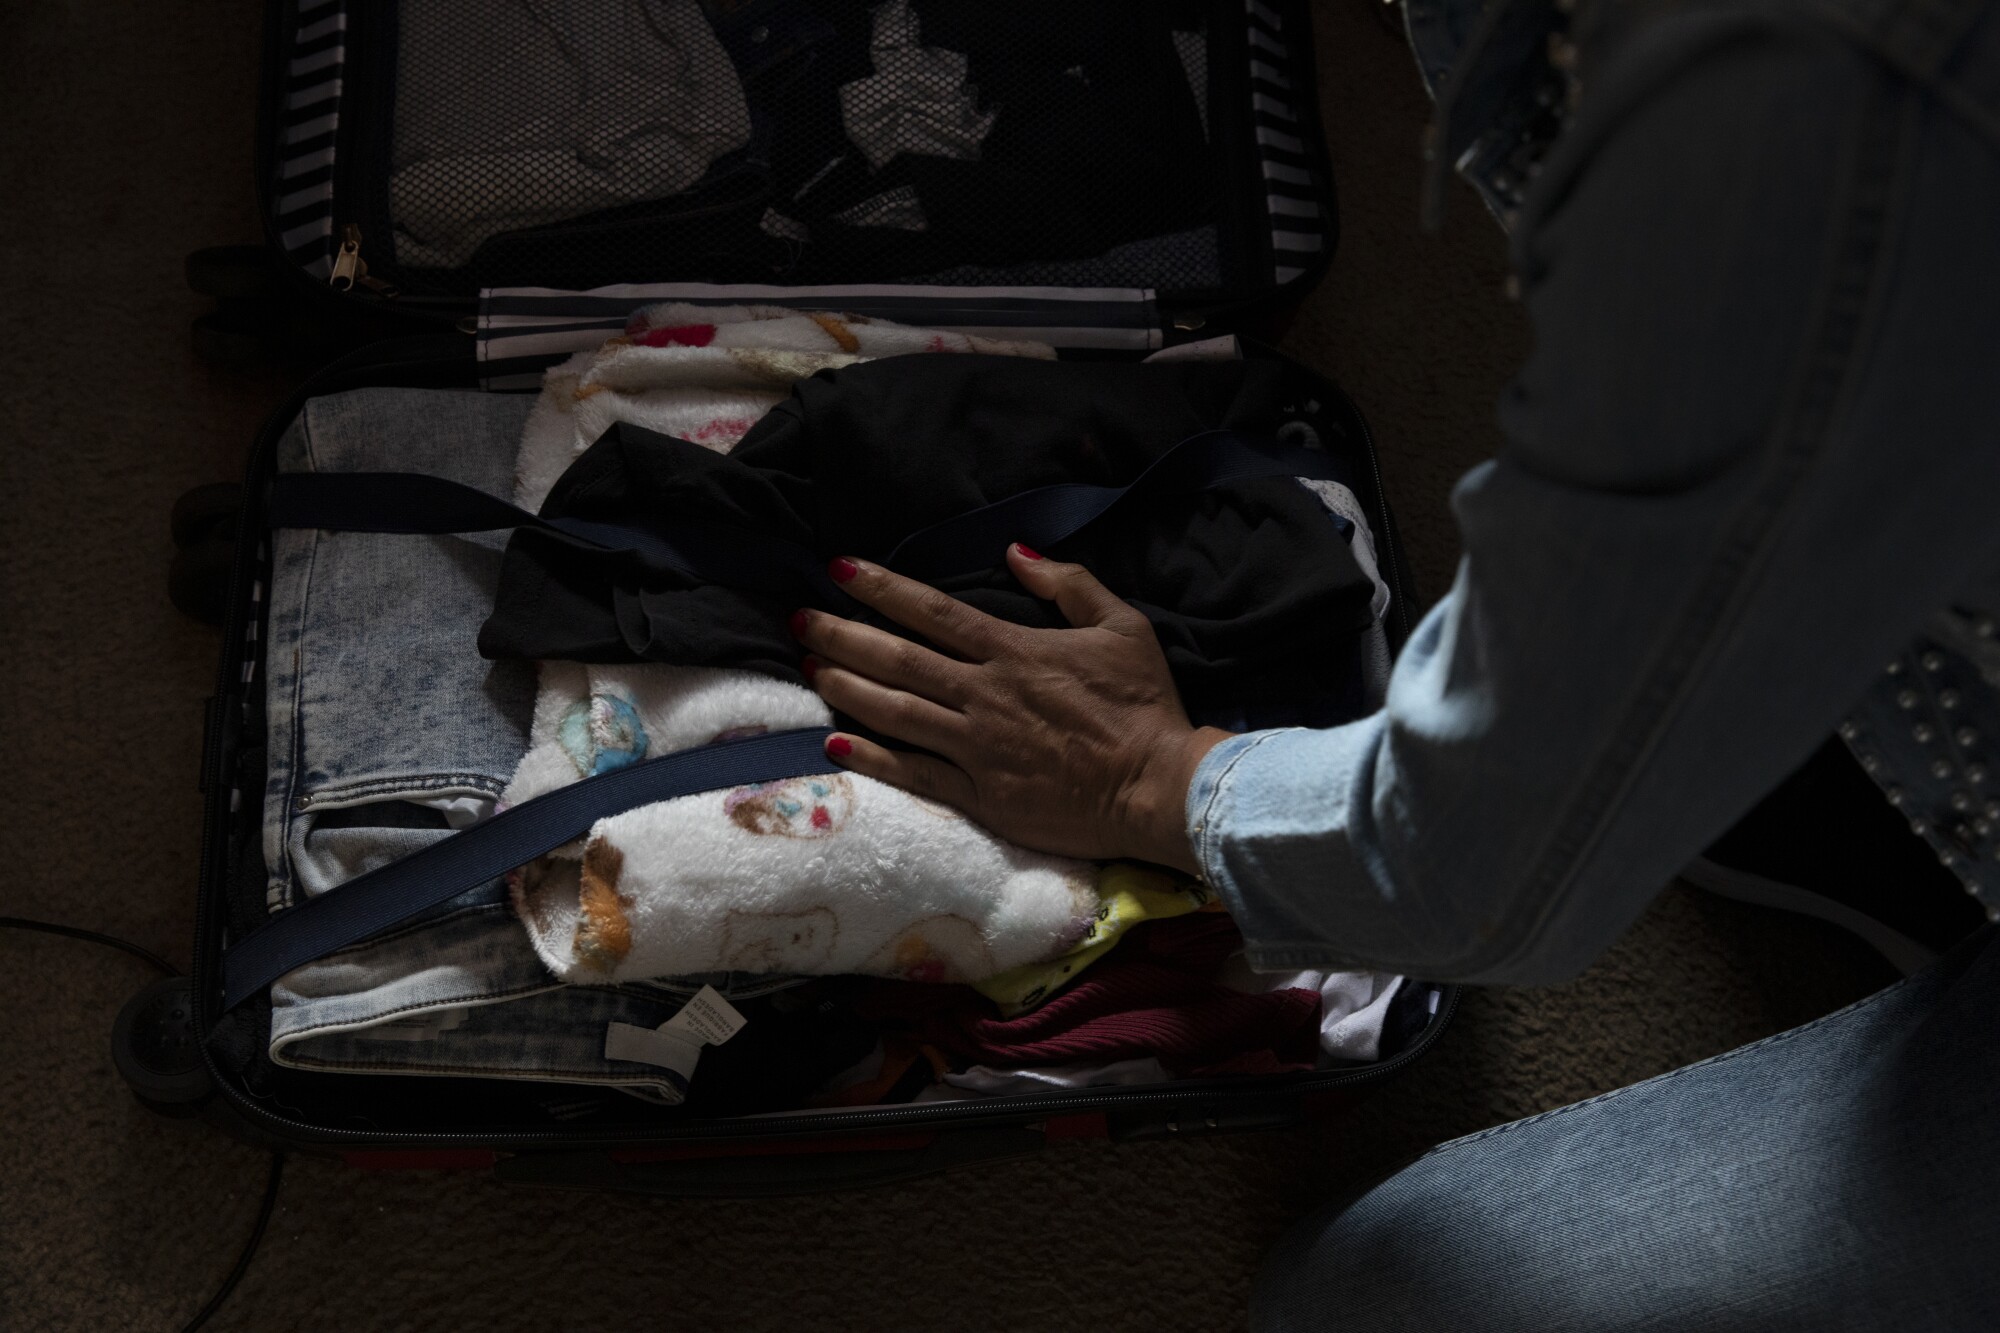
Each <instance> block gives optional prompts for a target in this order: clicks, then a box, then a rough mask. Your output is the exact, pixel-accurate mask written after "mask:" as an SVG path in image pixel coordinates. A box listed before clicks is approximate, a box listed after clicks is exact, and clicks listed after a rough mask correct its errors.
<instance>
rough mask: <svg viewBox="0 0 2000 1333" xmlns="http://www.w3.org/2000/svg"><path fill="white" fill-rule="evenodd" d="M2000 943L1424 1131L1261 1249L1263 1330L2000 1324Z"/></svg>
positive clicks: (1605, 1331) (1558, 1332)
mask: <svg viewBox="0 0 2000 1333" xmlns="http://www.w3.org/2000/svg"><path fill="white" fill-rule="evenodd" d="M1996 1010H2000V939H1996V930H1995V928H1994V927H1991V926H1989V927H1987V928H1986V929H1985V930H1983V931H1981V932H1980V933H1979V935H1978V936H1977V937H1975V938H1974V939H1973V940H1969V941H1967V942H1966V944H1965V945H1963V946H1961V947H1960V948H1959V949H1957V950H1955V951H1954V952H1952V953H1951V954H1949V955H1947V956H1946V957H1945V958H1944V959H1942V960H1940V961H1939V962H1938V963H1936V964H1934V965H1932V966H1931V967H1929V968H1927V969H1925V970H1924V971H1923V972H1920V973H1918V974H1917V975H1916V976H1914V977H1911V978H1909V979H1908V980H1906V981H1902V982H1899V983H1897V984H1896V985H1894V986H1891V987H1890V988H1889V989H1887V990H1884V991H1879V992H1877V993H1876V994H1874V995H1872V996H1870V997H1869V998H1867V999H1865V1000H1862V1001H1861V1002H1860V1003H1858V1004H1855V1005H1852V1006H1850V1007H1848V1008H1846V1009H1843V1010H1841V1011H1840V1012H1839V1013H1836V1014H1832V1015H1829V1016H1828V1017H1826V1018H1822V1019H1820V1020H1818V1021H1817V1022H1814V1023H1809V1024H1807V1025H1806V1026H1804V1027H1801V1028H1794V1029H1793V1030H1792V1031H1790V1032H1783V1033H1780V1034H1778V1035H1777V1036H1775V1037H1771V1038H1769V1039H1767V1040H1765V1041H1760V1042H1757V1043H1755V1044H1753V1045H1750V1046H1745V1047H1742V1048H1740V1049H1738V1050H1734V1051H1730V1052H1729V1053H1727V1054H1725V1055H1719V1056H1717V1057H1715V1058H1714V1059H1712V1060H1705V1061H1703V1062H1701V1063H1700V1064H1695V1065H1690V1066H1688V1067H1687V1068H1685V1069H1677V1070H1675V1071H1673V1072H1672V1073H1669V1074H1663V1075H1661V1076H1660V1077H1659V1078H1655V1079H1649V1080H1647V1081H1646V1082H1644V1083H1638V1084H1635V1085H1633V1086H1632V1087H1629V1088H1623V1089H1620V1090H1619V1091H1617V1092H1611V1093H1607V1094H1605V1095H1604V1096H1602V1097H1595V1098H1592V1099H1591V1100H1589V1101H1586V1102H1579V1103H1577V1104H1575V1105H1572V1106H1565V1107H1562V1108H1560V1109H1558V1110H1554V1111H1550V1112H1547V1113H1546V1114H1543V1115H1538V1116H1531V1117H1529V1118H1528V1119H1526V1120H1517V1121H1514V1122H1512V1123H1511V1124H1506V1125H1500V1126H1496V1127H1495V1128H1492V1129H1487V1130H1482V1131H1480V1132H1479V1133H1477V1134H1473V1135H1470V1136H1468V1137H1466V1138H1462V1139H1459V1140H1457V1141H1456V1142H1453V1143H1447V1144H1445V1145H1443V1146H1442V1147H1439V1148H1435V1149H1433V1150H1432V1151H1431V1152H1430V1153H1429V1155H1427V1156H1425V1157H1423V1158H1422V1159H1420V1160H1419V1161H1418V1162H1417V1163H1416V1164H1415V1165H1413V1166H1410V1167H1408V1168H1406V1169H1404V1170H1403V1171H1401V1172H1399V1173H1397V1174H1396V1175H1395V1176H1392V1177H1391V1178H1390V1179H1389V1180H1387V1181H1386V1182H1384V1183H1382V1184H1380V1185H1378V1186H1376V1187H1375V1188H1374V1189H1373V1190H1371V1191H1369V1192H1368V1193H1367V1194H1365V1195H1363V1196H1362V1197H1361V1198H1360V1199H1359V1200H1358V1201H1356V1202H1354V1203H1352V1204H1351V1205H1348V1206H1346V1207H1336V1208H1333V1209H1330V1210H1328V1211H1327V1212H1325V1213H1322V1214H1321V1215H1319V1216H1316V1217H1310V1218H1308V1219H1306V1220H1305V1221H1304V1222H1302V1223H1300V1224H1299V1225H1298V1226H1296V1227H1295V1228H1293V1229H1292V1231H1291V1232H1289V1233H1288V1234H1287V1235H1286V1237H1285V1238H1284V1239H1283V1240H1281V1241H1280V1242H1279V1243H1278V1245H1277V1246H1276V1247H1274V1249H1273V1250H1272V1252H1271V1255H1270V1257H1269V1259H1268V1260H1267V1261H1266V1263H1265V1266H1264V1272H1263V1275H1262V1277H1261V1279H1260V1280H1259V1282H1258V1284H1257V1286H1256V1289H1255V1291H1254V1293H1253V1295H1252V1298H1251V1317H1250V1326H1251V1327H1252V1328H1253V1329H1255V1330H1257V1333H1308V1331H1309V1330H1310V1331H1314V1333H1317V1331H1318V1330H1329V1331H1330V1330H1339V1331H1340V1333H1403V1331H1404V1330H1410V1329H1418V1330H1437V1333H1444V1331H1445V1330H1450V1333H1613V1331H1614V1330H1623V1329H1646V1330H1661V1331H1662V1333H1664V1331H1666V1330H1671V1331H1672V1333H1781V1331H1788V1330H1800V1331H1801V1333H1806V1331H1808V1330H1810V1331H1811V1333H1819V1330H1831V1329H1855V1330H1868V1333H1896V1331H1897V1330H1926V1331H1928V1330H1940V1331H1941V1333H1942V1331H1950V1333H1958V1331H1959V1330H1966V1331H1968V1333H1969V1330H1973V1329H1992V1328H2000V1279H1996V1277H1995V1275H1994V1271H1993V1256H1994V1254H1995V1253H1996V1252H2000V1209H1996V1208H1995V1207H1994V1206H1993V1200H1994V1199H1995V1198H1996V1197H2000V1154H1996V1153H1995V1152H1994V1151H1993V1142H1994V1135H1993V1131H1994V1124H1995V1117H1994V1107H1993V1097H1994V1092H1993V1090H1994V1088H1995V1087H1996V1086H2000V1042H1996V1041H1994V1039H1993V1031H1992V1023H1993V1015H1994V1013H1995V1012H1996Z"/></svg>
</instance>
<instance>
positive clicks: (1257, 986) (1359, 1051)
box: [1215, 953, 1403, 1061]
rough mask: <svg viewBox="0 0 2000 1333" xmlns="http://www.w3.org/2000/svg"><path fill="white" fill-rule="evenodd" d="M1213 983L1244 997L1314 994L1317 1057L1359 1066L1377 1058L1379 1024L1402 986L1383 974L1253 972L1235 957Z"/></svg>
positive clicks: (1398, 979)
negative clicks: (1316, 994) (1316, 1001)
mask: <svg viewBox="0 0 2000 1333" xmlns="http://www.w3.org/2000/svg"><path fill="white" fill-rule="evenodd" d="M1215 979H1216V980H1217V981H1219V982H1220V983H1222V984H1223V985H1225V986H1227V987H1229V988H1230V989H1231V990H1238V991H1242V992H1243V993H1244V994H1245V995H1264V994H1267V993H1269V992H1271V991H1275V990H1316V991H1318V992H1319V1048H1320V1052H1321V1053H1322V1054H1323V1055H1326V1056H1329V1057H1331V1058H1333V1059H1335V1060H1360V1061H1372V1060H1377V1059H1380V1058H1381V1050H1382V1024H1383V1022H1384V1020H1386V1019H1387V1018H1388V1016H1389V1005H1390V1003H1391V1002H1392V1001H1393V1000H1394V999H1395V998H1396V992H1397V991H1399V990H1400V989H1402V985H1403V978H1401V977H1398V976H1391V975H1390V974H1389V973H1386V972H1253V971H1251V970H1250V964H1249V962H1248V961H1247V960H1246V959H1245V958H1244V956H1243V955H1242V954H1240V953H1238V954H1232V955H1231V956H1230V957H1229V960H1228V961H1227V962H1225V963H1223V965H1222V971H1220V972H1219V973H1217V974H1216V978H1215Z"/></svg>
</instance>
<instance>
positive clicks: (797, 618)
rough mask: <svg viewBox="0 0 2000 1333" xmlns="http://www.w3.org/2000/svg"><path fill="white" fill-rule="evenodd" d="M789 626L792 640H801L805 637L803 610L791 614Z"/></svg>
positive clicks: (804, 614) (804, 615)
mask: <svg viewBox="0 0 2000 1333" xmlns="http://www.w3.org/2000/svg"><path fill="white" fill-rule="evenodd" d="M791 626H792V637H793V638H795V639H803V638H804V637H805V636H806V613H805V612H804V611H803V610H800V611H794V612H792V619H791Z"/></svg>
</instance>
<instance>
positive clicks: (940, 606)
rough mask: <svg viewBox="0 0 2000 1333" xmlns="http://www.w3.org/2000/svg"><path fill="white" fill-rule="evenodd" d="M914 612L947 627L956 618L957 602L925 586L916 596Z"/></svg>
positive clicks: (947, 595)
mask: <svg viewBox="0 0 2000 1333" xmlns="http://www.w3.org/2000/svg"><path fill="white" fill-rule="evenodd" d="M916 610H917V612H918V613H919V614H920V615H922V616H924V617H925V618H926V619H928V620H935V621H938V622H940V623H942V624H947V625H948V624H951V623H953V622H954V620H955V618H956V616H957V613H958V601H957V599H956V598H954V597H952V596H951V595H949V594H948V593H943V592H939V591H938V590H937V589H936V588H933V587H930V586H928V585H925V586H923V587H922V588H921V589H920V590H919V591H918V592H917V594H916Z"/></svg>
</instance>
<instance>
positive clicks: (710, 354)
mask: <svg viewBox="0 0 2000 1333" xmlns="http://www.w3.org/2000/svg"><path fill="white" fill-rule="evenodd" d="M912 352H983V353H985V354H987V355H990V356H1026V357H1033V358H1035V359H1037V360H1043V361H1047V360H1053V359H1054V358H1055V349H1054V348H1052V347H1050V346H1049V345H1048V344H1046V343H1033V342H1002V341H999V340H996V339H992V338H976V337H972V336H970V335H968V334H963V333H943V332H939V331H936V330H933V329H914V328H911V327H909V326H908V325H906V324H890V323H886V322H884V321H881V320H872V319H865V318H863V317H861V316H859V315H833V314H825V313H821V312H817V311H814V312H810V313H808V312H802V311H797V310H788V309H785V308H784V307H782V306H754V305H751V306H696V305H686V304H683V303H680V302H667V303H665V304H662V305H654V306H648V307H646V308H645V309H644V310H641V311H640V312H639V313H638V314H636V315H634V316H632V318H631V320H630V321H629V322H628V323H627V324H626V326H625V333H624V335H623V336H622V337H617V338H613V339H611V340H610V341H608V342H606V343H605V344H604V345H603V346H602V347H600V348H598V349H596V350H595V351H588V352H578V353H577V354H576V355H575V356H572V357H571V358H570V359H569V360H567V361H565V362H563V363H562V364H561V365H559V366H556V367H555V368H554V369H552V370H550V371H549V372H548V373H547V374H546V375H545V376H544V377H543V380H542V394H541V397H540V398H538V399H537V400H536V401H535V406H534V409H533V410H532V411H531V412H530V413H529V415H528V425H527V429H526V430H525V431H524V432H523V434H522V439H521V453H520V461H519V463H518V464H517V466H516V471H515V478H514V480H515V502H516V503H518V504H520V505H522V506H524V507H525V508H528V509H535V510H539V509H540V508H541V506H542V501H543V500H545V499H547V498H548V494H549V490H550V488H551V487H553V486H554V485H555V484H556V479H557V478H558V477H560V476H562V474H563V472H564V470H565V469H567V468H568V467H569V465H570V464H571V463H572V462H574V461H575V460H576V456H577V455H578V454H580V453H582V452H583V451H584V450H585V449H588V448H589V447H590V446H591V445H592V444H595V443H596V442H597V438H598V436H600V435H602V434H604V432H605V431H607V430H609V429H610V428H611V427H612V426H613V425H615V424H616V423H618V422H621V421H622V422H630V423H631V424H633V425H635V426H644V427H646V428H647V429H648V430H656V431H659V432H660V433H661V434H663V435H672V436H674V437H676V438H677V439H682V440H688V441H690V442H692V443H694V444H701V445H706V446H707V447H709V448H710V449H713V450H715V451H716V452H717V453H722V454H726V453H728V452H729V451H730V450H731V449H733V448H735V447H736V443H737V441H739V440H741V439H742V438H743V437H744V435H746V434H747V433H749V430H750V428H751V427H752V426H754V425H756V424H757V420H758V418H760V417H762V416H763V415H764V414H765V413H766V412H768V411H770V410H771V409H772V408H773V407H776V406H777V405H778V404H779V403H781V402H783V401H784V400H785V399H786V398H787V397H788V396H789V395H790V394H791V391H792V383H793V381H795V380H802V379H804V378H805V377H806V376H808V375H811V374H814V373H816V372H818V371H822V370H837V369H839V368H840V367H842V366H851V365H855V364H857V363H858V362H862V361H873V360H876V359H877V358H880V357H885V356H903V355H907V354H909V353H912Z"/></svg>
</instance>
